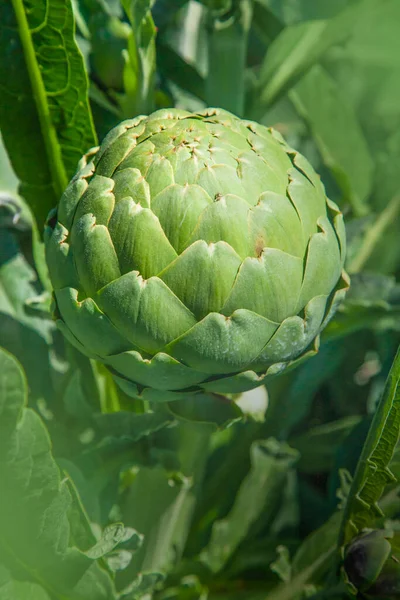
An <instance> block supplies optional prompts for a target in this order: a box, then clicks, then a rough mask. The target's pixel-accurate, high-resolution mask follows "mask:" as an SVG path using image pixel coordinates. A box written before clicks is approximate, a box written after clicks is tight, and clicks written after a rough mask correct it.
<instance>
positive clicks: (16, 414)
mask: <svg viewBox="0 0 400 600" xmlns="http://www.w3.org/2000/svg"><path fill="white" fill-rule="evenodd" d="M0 389H1V391H2V393H1V395H0V415H1V419H0V479H1V482H2V493H1V495H0V531H1V535H0V552H1V555H2V559H3V563H4V564H5V565H6V566H10V568H15V567H18V569H19V571H22V573H24V577H25V578H27V579H30V580H33V581H36V582H39V583H40V584H41V585H42V586H43V587H45V589H46V590H48V591H49V592H50V593H51V595H52V597H55V598H57V599H60V600H61V599H63V600H64V599H68V600H101V599H104V600H111V599H113V598H115V590H114V586H113V584H112V582H111V579H110V578H109V576H108V574H107V573H106V572H105V571H103V570H102V569H101V568H100V567H99V565H98V564H97V563H95V562H93V561H92V560H91V559H90V558H88V557H87V556H85V554H84V553H83V552H82V551H80V550H79V549H78V548H76V547H73V546H70V542H71V526H70V523H69V517H70V516H72V515H73V514H74V513H73V511H72V512H71V508H72V502H73V498H72V496H71V494H70V491H69V488H68V484H67V480H65V479H62V478H61V474H60V472H59V469H58V467H57V465H56V463H55V461H54V459H53V456H52V454H51V444H50V438H49V435H48V432H47V430H46V428H45V426H44V424H43V422H42V420H41V419H40V418H39V416H38V415H37V414H36V413H35V412H34V411H33V410H31V409H29V408H26V396H27V383H26V380H25V376H24V373H23V371H22V369H21V367H20V366H19V364H18V363H17V361H16V360H15V359H14V358H13V357H12V355H10V354H8V353H7V352H5V351H4V350H1V351H0Z"/></svg>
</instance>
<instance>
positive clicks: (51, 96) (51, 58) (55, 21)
mask: <svg viewBox="0 0 400 600" xmlns="http://www.w3.org/2000/svg"><path fill="white" fill-rule="evenodd" d="M0 24H1V25H0V29H1V35H0V48H1V55H2V57H3V59H2V61H1V66H0V87H1V95H2V99H1V102H0V128H1V131H2V135H3V138H4V143H5V146H6V148H7V151H8V154H9V156H10V159H11V162H12V165H13V168H14V170H15V173H16V175H17V177H18V178H19V180H20V192H21V194H22V195H23V196H24V197H25V198H26V200H27V201H28V203H29V204H30V206H31V207H32V209H33V211H34V214H35V216H36V219H37V221H38V224H39V227H41V226H42V224H43V223H44V220H45V218H46V216H47V214H48V212H49V210H50V209H51V208H52V207H53V206H54V205H55V204H56V202H57V200H58V198H59V196H60V195H61V193H62V191H63V189H64V187H65V186H66V184H67V182H68V179H69V178H70V177H71V176H72V174H73V173H74V171H75V169H76V165H77V162H78V160H79V158H80V157H81V156H82V154H83V152H85V151H86V150H87V149H88V148H89V147H90V146H93V145H94V144H95V141H96V138H95V133H94V130H93V125H92V119H91V113H90V110H89V106H88V100H87V87H88V83H87V75H86V72H85V69H84V65H83V60H82V56H81V53H80V51H79V50H78V47H77V45H76V43H75V39H74V19H73V14H72V8H71V4H70V0H47V1H46V2H32V1H30V0H25V2H24V1H23V0H13V1H12V2H2V3H1V4H0Z"/></svg>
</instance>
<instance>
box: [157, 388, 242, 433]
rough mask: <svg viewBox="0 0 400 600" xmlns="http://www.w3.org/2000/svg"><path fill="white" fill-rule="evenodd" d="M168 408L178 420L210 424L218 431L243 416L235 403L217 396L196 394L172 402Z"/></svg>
mask: <svg viewBox="0 0 400 600" xmlns="http://www.w3.org/2000/svg"><path fill="white" fill-rule="evenodd" d="M168 408H169V410H170V411H171V413H172V414H173V415H174V417H176V418H177V419H181V420H183V421H190V422H194V423H210V424H211V425H213V427H214V428H217V429H224V428H226V427H229V426H230V425H232V423H235V422H237V421H240V419H241V418H242V416H243V414H242V411H241V410H240V408H239V407H238V406H237V405H236V404H235V403H234V402H232V401H231V400H229V399H228V398H226V397H224V396H218V395H217V394H195V395H194V396H188V397H185V398H183V400H175V401H174V402H170V403H169V404H168Z"/></svg>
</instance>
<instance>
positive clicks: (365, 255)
mask: <svg viewBox="0 0 400 600" xmlns="http://www.w3.org/2000/svg"><path fill="white" fill-rule="evenodd" d="M399 210H400V196H394V197H393V198H392V200H391V201H390V202H389V203H388V204H387V206H386V208H385V209H384V210H383V211H382V212H381V214H380V215H379V216H378V218H377V219H376V221H375V222H374V224H373V225H372V226H371V227H370V229H369V230H368V231H367V233H366V234H365V237H364V241H363V243H362V245H361V248H360V250H359V251H358V253H357V255H356V256H355V257H354V258H353V260H352V261H351V262H350V264H349V265H348V271H349V273H357V272H359V271H361V270H362V269H363V267H364V266H365V264H366V262H367V261H368V259H369V258H370V256H371V254H372V253H373V251H374V249H375V247H376V245H377V243H378V242H379V240H380V238H381V236H382V235H383V233H384V232H385V229H386V228H387V227H388V226H389V225H390V224H391V223H393V221H394V219H395V218H396V217H397V215H398V213H399Z"/></svg>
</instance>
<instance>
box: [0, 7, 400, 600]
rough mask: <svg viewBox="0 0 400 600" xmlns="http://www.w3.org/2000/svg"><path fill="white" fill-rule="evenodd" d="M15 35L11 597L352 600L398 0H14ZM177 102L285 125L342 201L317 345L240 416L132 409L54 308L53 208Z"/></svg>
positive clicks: (387, 251)
mask: <svg viewBox="0 0 400 600" xmlns="http://www.w3.org/2000/svg"><path fill="white" fill-rule="evenodd" d="M74 20H75V24H76V25H74ZM0 48H1V55H2V57H3V58H2V61H1V64H0V86H1V90H2V92H1V97H0V131H1V136H2V143H1V144H0V346H1V347H2V348H3V349H4V351H2V352H1V354H0V384H1V385H0V408H1V410H2V411H3V412H1V410H0V415H1V419H0V452H1V455H2V457H3V460H2V462H1V463H0V465H1V468H0V476H1V481H2V482H3V483H2V485H3V490H4V492H1V493H0V515H1V516H0V599H1V600H3V598H4V600H6V599H7V600H8V599H10V600H11V599H12V600H20V599H21V600H24V599H25V598H27V599H28V598H29V599H31V598H32V600H48V599H51V600H52V599H60V600H61V599H63V600H66V599H68V600H103V599H104V600H112V599H114V598H115V599H116V598H125V599H129V598H149V597H150V596H151V595H153V597H154V598H157V599H160V600H167V599H168V600H173V599H175V598H176V599H179V600H181V599H183V600H186V599H187V600H195V599H197V598H201V599H202V600H205V599H206V598H207V597H208V598H210V600H214V599H215V600H217V599H221V600H239V599H241V598H246V600H261V599H263V600H267V598H268V600H272V599H276V600H284V599H292V598H293V599H295V598H296V599H297V598H302V597H311V598H316V599H317V598H324V597H328V595H329V594H330V595H329V597H330V598H337V599H339V598H343V597H346V594H347V593H348V588H344V587H343V585H342V582H341V580H340V577H339V576H338V569H337V564H338V563H337V558H335V556H336V554H335V552H337V544H338V539H339V529H340V518H341V517H340V515H341V513H340V510H339V511H338V505H339V509H340V506H342V507H343V504H345V502H346V498H348V492H349V481H350V480H351V475H352V474H354V470H355V468H356V464H357V461H358V458H359V456H360V453H361V449H362V447H363V443H364V441H365V437H366V434H367V431H368V427H369V425H370V423H371V418H372V415H373V414H374V411H375V408H376V404H377V402H378V400H379V398H380V397H381V394H382V390H383V387H384V384H385V380H386V378H387V375H388V373H389V369H390V367H391V365H392V362H393V359H394V356H395V352H396V348H397V346H398V344H399V341H400V334H399V333H400V286H399V283H398V281H399V276H400V270H399V267H400V235H399V227H400V214H399V213H400V191H399V184H398V180H399V165H400V102H399V98H400V3H399V1H398V0H330V1H329V2H328V1H323V0H208V1H207V0H204V1H203V2H198V1H194V0H190V1H186V0H157V1H156V2H150V0H108V1H106V0H72V4H71V3H70V1H69V0H40V1H36V2H35V1H34V0H24V1H22V0H12V2H7V0H3V1H2V2H1V1H0ZM170 106H176V107H179V108H185V109H187V110H198V109H201V108H203V107H205V106H219V107H222V108H225V109H227V110H230V111H232V112H234V113H236V114H238V115H239V116H243V117H246V118H248V119H254V120H257V121H260V122H262V123H263V124H266V125H268V126H273V127H275V128H276V129H278V130H279V131H280V132H281V133H282V134H283V135H284V137H285V138H286V140H287V141H288V143H289V144H290V145H292V146H293V147H295V148H296V149H297V150H299V151H300V152H302V153H303V154H305V155H306V157H307V158H308V159H309V160H310V161H311V163H312V164H313V166H314V168H315V169H316V170H317V172H318V173H320V174H321V177H322V180H323V182H324V184H325V186H326V189H327V193H328V196H329V197H330V198H332V200H334V201H335V202H336V203H337V204H338V205H339V206H340V207H341V209H342V211H343V213H344V215H345V220H346V229H347V239H348V258H347V267H346V268H347V270H348V271H349V273H350V275H351V278H352V287H351V291H350V292H349V294H348V296H347V299H346V301H345V303H344V304H343V306H342V307H341V309H340V310H339V312H338V314H337V316H336V317H335V319H334V320H333V321H332V322H331V323H330V325H329V326H328V327H327V329H326V330H325V332H324V333H323V335H322V340H321V347H320V351H319V353H318V355H317V356H315V357H314V358H312V359H310V360H309V361H307V362H305V363H304V364H303V365H301V366H300V367H299V368H298V369H296V370H295V371H293V372H290V373H287V374H285V375H282V376H281V377H277V378H276V379H275V380H273V381H272V383H271V385H269V386H268V390H267V391H266V390H265V389H264V388H262V389H260V390H258V391H257V393H253V395H250V396H246V395H244V396H243V397H242V398H241V399H240V400H239V402H238V404H239V405H240V407H241V410H239V409H238V407H237V405H236V404H234V403H227V404H226V405H225V404H221V403H218V402H216V401H215V400H214V401H213V400H212V399H208V400H207V401H206V400H205V402H209V404H206V405H205V406H206V407H207V410H204V407H201V408H200V407H199V406H198V405H197V406H196V405H192V404H190V405H186V406H184V407H183V406H180V405H179V403H176V404H174V405H172V404H171V405H165V406H164V405H162V406H143V404H142V403H140V402H139V401H138V402H134V401H132V400H131V399H129V398H127V397H126V396H125V395H124V394H123V392H121V390H119V389H118V388H117V387H116V386H115V384H114V382H113V380H112V378H111V376H110V374H109V373H108V372H107V371H105V370H104V369H103V368H102V367H101V365H99V364H96V363H95V362H94V361H91V360H89V359H87V358H85V357H83V356H81V355H80V354H79V353H77V352H76V351H75V350H74V349H73V348H72V347H70V346H69V345H68V344H67V343H66V342H64V341H63V339H62V338H61V335H60V334H59V332H58V331H57V329H56V328H55V325H54V323H53V321H52V319H51V309H50V304H51V294H50V289H49V284H48V278H47V273H46V266H45V263H44V258H43V249H42V244H41V241H40V238H41V234H42V230H43V224H44V221H45V219H46V216H47V213H48V211H49V209H51V208H52V207H54V206H55V205H56V203H57V200H58V198H59V195H60V193H61V192H62V189H63V187H64V186H65V184H66V182H67V181H68V179H69V178H70V177H71V176H72V175H73V173H74V171H75V168H76V165H77V162H78V160H79V158H80V156H81V155H82V154H83V152H85V151H86V150H87V149H88V148H89V147H90V146H93V145H95V144H96V143H97V141H98V140H101V139H102V138H103V137H104V135H105V134H106V133H107V131H108V130H109V129H110V128H111V127H113V126H114V125H116V124H117V123H118V122H119V121H121V120H122V119H125V118H130V117H133V116H135V115H138V114H142V113H144V114H148V113H150V112H151V111H153V110H155V109H158V108H163V107H170ZM11 355H14V356H15V357H16V359H17V361H18V362H17V361H16V360H15V359H14V358H13V357H12V356H11ZM23 371H24V372H25V375H23ZM25 376H26V379H25ZM24 403H25V404H24ZM24 406H25V407H24ZM241 411H242V412H241ZM17 423H18V425H17ZM391 468H392V471H393V472H394V474H395V475H396V474H400V459H399V454H398V452H397V451H396V452H395V455H394V459H393V461H392V466H391ZM399 490H400V488H399V486H398V485H397V484H395V483H392V484H390V485H389V486H388V487H386V488H385V490H384V493H383V496H382V498H381V501H380V502H381V506H382V507H384V509H385V513H386V516H387V518H389V519H391V520H392V525H393V523H394V524H395V525H394V527H395V528H398V527H399V521H398V520H396V519H398V517H399V515H400V500H399V496H398V492H399ZM338 515H339V516H338ZM119 522H123V523H124V527H123V526H122V525H115V523H119ZM384 523H386V521H384V519H383V517H379V516H377V517H376V521H374V522H371V526H373V527H377V526H379V527H381V526H383V525H384ZM113 524H114V525H113ZM107 527H108V529H107ZM321 557H322V559H323V560H322V559H321ZM160 573H162V575H161V574H160ZM335 590H336V592H335ZM325 593H326V594H328V595H327V596H325V595H324V594H325ZM269 594H271V595H269ZM335 594H336V595H335ZM396 597H398V596H396Z"/></svg>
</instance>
